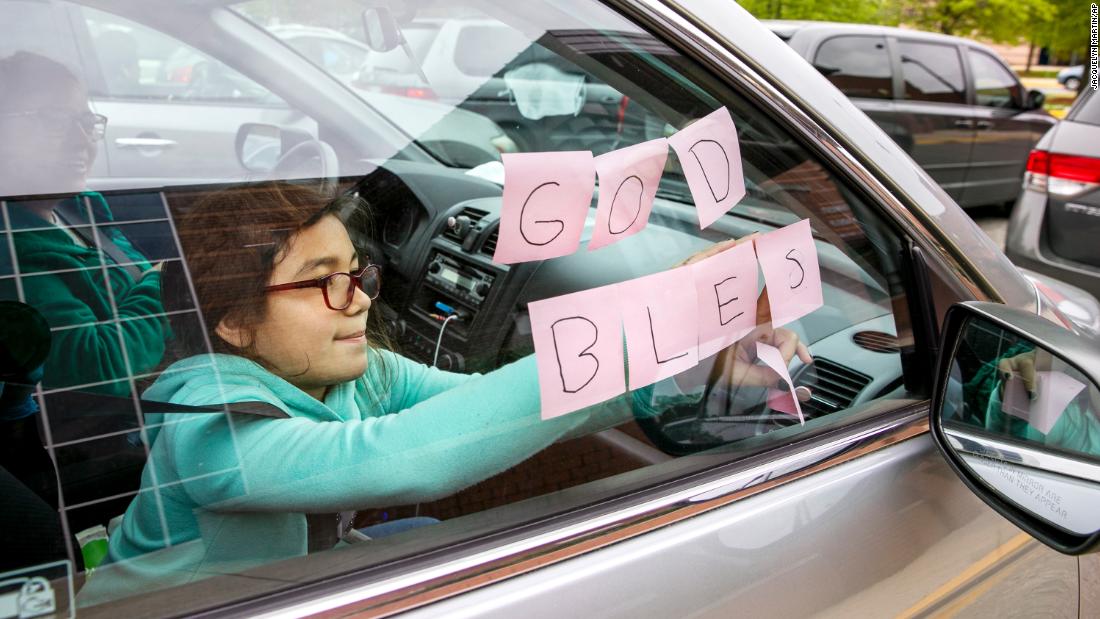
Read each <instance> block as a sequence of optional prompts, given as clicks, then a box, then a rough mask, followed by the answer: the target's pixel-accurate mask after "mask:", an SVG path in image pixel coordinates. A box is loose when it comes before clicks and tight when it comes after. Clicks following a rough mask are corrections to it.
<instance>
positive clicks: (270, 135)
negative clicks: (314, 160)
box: [234, 123, 313, 173]
mask: <svg viewBox="0 0 1100 619" xmlns="http://www.w3.org/2000/svg"><path fill="white" fill-rule="evenodd" d="M312 139H313V136H312V135H311V134H310V133H309V132H308V131H304V130H302V129H295V128H292V127H279V126H276V125H268V124H264V123H244V124H242V125H241V126H240V128H239V129H237V138H236V140H235V143H234V146H235V148H236V151H237V161H239V162H240V164H241V166H242V167H244V169H246V170H248V171H249V172H259V173H268V172H271V171H272V170H274V169H275V166H276V165H277V164H278V163H279V161H280V160H281V159H282V157H283V155H284V154H285V153H287V152H289V151H290V149H291V148H294V147H295V146H296V145H298V144H301V143H302V142H307V141H309V140H312Z"/></svg>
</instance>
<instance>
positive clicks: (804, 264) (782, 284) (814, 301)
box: [755, 219, 824, 328]
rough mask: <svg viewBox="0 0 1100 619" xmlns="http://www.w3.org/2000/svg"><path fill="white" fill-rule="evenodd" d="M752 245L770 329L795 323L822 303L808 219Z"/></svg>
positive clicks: (812, 238)
mask: <svg viewBox="0 0 1100 619" xmlns="http://www.w3.org/2000/svg"><path fill="white" fill-rule="evenodd" d="M755 242H756V257H757V259H758V260H759V261H760V270H761V271H762V272H763V273H764V286H765V287H766V288H767V290H768V302H769V304H770V306H771V312H772V327H773V328H778V327H782V326H783V325H785V324H787V323H789V322H792V321H794V320H798V319H799V318H801V317H803V316H805V315H806V314H809V313H810V312H812V311H814V310H816V309H817V308H819V307H821V306H822V305H823V304H824V300H823V298H822V292H821V270H820V268H819V267H818V262H817V246H816V245H814V237H813V233H812V232H811V231H810V220H808V219H803V220H802V221H800V222H798V223H793V224H791V225H789V226H787V227H785V228H780V229H779V230H776V231H775V232H769V233H767V234H764V235H761V236H758V237H756V240H755Z"/></svg>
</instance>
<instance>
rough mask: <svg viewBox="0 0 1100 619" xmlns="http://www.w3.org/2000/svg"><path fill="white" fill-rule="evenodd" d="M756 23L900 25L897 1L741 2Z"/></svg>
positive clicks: (779, 0)
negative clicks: (810, 21) (791, 20)
mask: <svg viewBox="0 0 1100 619" xmlns="http://www.w3.org/2000/svg"><path fill="white" fill-rule="evenodd" d="M741 6H743V7H744V8H745V10H747V11H748V12H749V13H751V14H752V15H753V16H754V17H756V18H757V19H808V20H814V21H837V22H849V23H860V24H885V25H892V26H893V25H897V23H898V16H899V10H898V8H899V3H898V2H897V1H896V0H871V1H867V0H832V1H831V2H822V1H820V0H742V1H741Z"/></svg>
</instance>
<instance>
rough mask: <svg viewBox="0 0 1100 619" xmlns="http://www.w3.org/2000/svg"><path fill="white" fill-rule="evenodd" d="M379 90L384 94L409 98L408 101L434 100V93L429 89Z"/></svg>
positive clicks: (399, 88) (386, 88) (382, 88)
mask: <svg viewBox="0 0 1100 619" xmlns="http://www.w3.org/2000/svg"><path fill="white" fill-rule="evenodd" d="M379 90H380V91H381V92H384V93H386V94H391V95H397V96H399V97H409V98H410V99H434V98H435V91H434V90H432V89H431V88H417V87H412V86H409V87H406V86H383V87H381V88H380V89H379Z"/></svg>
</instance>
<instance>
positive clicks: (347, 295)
mask: <svg viewBox="0 0 1100 619" xmlns="http://www.w3.org/2000/svg"><path fill="white" fill-rule="evenodd" d="M300 288H320V289H321V294H323V295H324V297H325V305H327V306H328V307H329V309H333V310H336V311H340V310H345V309H347V308H348V306H349V305H351V300H352V299H353V298H354V297H355V289H356V288H358V289H359V290H362V291H363V292H365V293H367V296H368V297H369V298H370V299H371V300H372V301H373V300H374V299H377V298H378V293H379V292H380V291H381V290H382V270H381V269H379V268H378V265H376V264H368V265H367V266H365V267H363V269H362V270H361V271H359V272H358V273H329V274H328V275H325V276H324V277H318V278H316V279H307V280H304V281H300V282H290V283H288V284H275V285H274V286H267V287H266V288H264V290H265V291H267V292H278V291H280V290H298V289H300ZM333 301H336V303H333Z"/></svg>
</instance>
